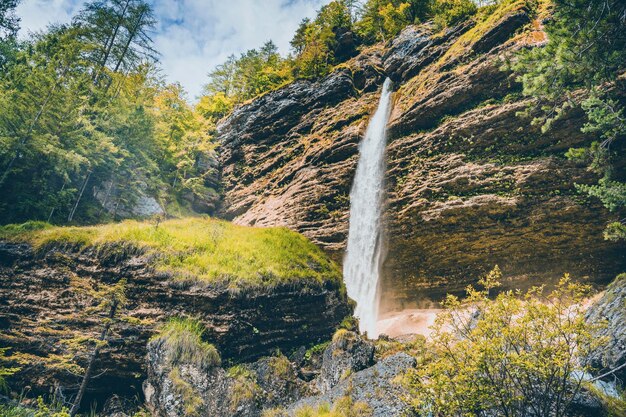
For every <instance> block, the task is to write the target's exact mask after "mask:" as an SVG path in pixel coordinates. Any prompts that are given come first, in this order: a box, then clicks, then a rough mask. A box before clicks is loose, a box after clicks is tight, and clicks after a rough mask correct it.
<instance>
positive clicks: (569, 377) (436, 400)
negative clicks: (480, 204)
mask: <svg viewBox="0 0 626 417" xmlns="http://www.w3.org/2000/svg"><path fill="white" fill-rule="evenodd" d="M500 278H501V274H500V270H499V269H497V267H496V269H494V270H493V271H492V272H491V273H490V274H489V275H488V276H487V277H486V278H484V279H482V280H481V281H480V283H481V284H482V285H483V286H484V289H483V290H480V291H479V290H476V289H474V288H472V287H469V288H468V297H467V299H466V300H463V301H461V300H459V299H458V298H456V297H454V296H448V298H447V299H446V300H445V302H444V307H445V310H444V312H442V313H440V315H439V316H438V318H437V321H436V324H435V326H434V331H433V334H432V341H430V342H429V343H428V344H427V345H426V349H425V352H426V355H425V358H424V363H423V364H422V365H421V366H420V367H419V368H418V369H416V370H414V371H411V372H410V373H409V377H408V386H409V389H410V390H411V392H412V394H413V400H414V403H415V406H416V408H418V409H421V410H424V411H426V410H428V412H432V413H433V414H435V415H446V416H456V415H464V413H466V412H467V411H468V410H493V412H494V414H495V415H509V416H518V415H526V416H529V417H546V416H564V415H565V414H564V410H567V409H568V406H569V405H570V404H571V402H572V400H573V399H574V398H576V396H577V394H578V393H579V392H580V384H581V382H582V381H581V379H582V378H583V374H584V372H585V371H587V369H586V368H585V367H583V366H581V365H580V361H579V357H580V356H581V355H585V353H586V352H589V351H591V350H594V349H596V348H597V347H598V346H599V345H600V344H601V343H603V341H602V340H599V339H597V338H594V337H593V335H592V334H593V332H592V330H593V328H592V326H591V325H589V324H588V323H587V322H586V321H585V317H584V307H583V304H584V303H583V301H584V299H585V297H586V296H587V294H588V291H589V287H587V286H583V285H580V284H575V283H573V282H571V280H570V279H569V277H568V276H567V275H566V276H565V277H564V278H563V279H562V280H561V282H560V283H559V285H558V286H557V288H556V289H555V290H554V291H553V292H552V293H549V294H544V291H543V287H534V288H532V289H530V290H529V291H528V292H527V293H526V294H523V293H521V292H519V291H518V292H513V291H505V292H502V293H500V294H498V295H497V296H496V297H495V299H492V298H490V295H493V294H490V291H491V290H493V289H494V288H496V287H497V286H498V285H499V280H500ZM575 370H577V371H581V372H577V373H574V372H573V371H575ZM577 375H579V376H577ZM555 410H557V411H556V413H555ZM558 410H561V411H560V412H559V411H558Z"/></svg>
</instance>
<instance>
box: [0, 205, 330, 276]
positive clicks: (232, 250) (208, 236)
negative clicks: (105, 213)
mask: <svg viewBox="0 0 626 417" xmlns="http://www.w3.org/2000/svg"><path fill="white" fill-rule="evenodd" d="M0 240H10V241H25V242H29V243H31V244H32V245H33V246H34V247H35V249H45V248H48V247H50V246H63V245H71V246H73V247H78V248H80V249H87V248H93V247H96V248H99V247H100V248H101V247H107V245H109V246H110V244H114V243H119V244H123V245H130V246H133V247H136V248H139V249H142V250H144V251H145V252H146V254H147V255H155V256H154V261H153V263H154V267H155V268H156V269H157V270H159V271H164V272H167V273H171V274H172V276H173V277H174V278H175V279H183V280H184V279H193V280H200V281H207V282H227V283H229V284H231V286H233V287H239V286H244V285H270V284H281V283H288V282H294V281H300V280H308V281H316V282H319V283H324V282H328V281H332V282H335V283H336V284H338V285H339V283H340V282H341V271H340V269H339V267H338V266H337V264H335V263H334V262H332V261H331V260H330V259H329V258H328V257H327V256H326V255H325V254H324V253H323V252H322V250H321V249H319V248H318V247H317V246H315V245H314V244H313V243H311V242H310V241H309V240H307V239H306V238H305V237H304V236H301V235H299V234H298V233H295V232H293V231H290V230H288V229H286V228H258V227H246V226H237V225H234V224H232V223H228V222H225V221H221V220H215V219H210V218H206V217H205V218H198V217H196V218H185V219H176V220H168V221H164V222H162V223H160V224H159V225H158V227H157V226H156V223H154V222H149V221H144V222H140V221H134V220H129V221H124V222H122V223H111V224H106V225H100V226H88V227H53V226H50V225H48V224H46V223H42V222H29V223H25V224H22V225H8V226H3V227H0Z"/></svg>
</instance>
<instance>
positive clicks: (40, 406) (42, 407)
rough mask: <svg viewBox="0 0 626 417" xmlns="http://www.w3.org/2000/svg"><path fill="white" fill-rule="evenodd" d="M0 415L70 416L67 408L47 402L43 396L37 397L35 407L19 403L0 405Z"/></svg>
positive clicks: (17, 416) (19, 416) (31, 416)
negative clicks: (23, 405)
mask: <svg viewBox="0 0 626 417" xmlns="http://www.w3.org/2000/svg"><path fill="white" fill-rule="evenodd" d="M0 416H2V417H70V413H69V410H68V409H67V408H66V407H64V406H62V405H60V404H58V403H52V404H47V403H45V402H44V400H43V398H41V397H39V398H37V408H36V409H35V410H33V409H32V408H30V407H29V408H27V407H22V406H21V405H0Z"/></svg>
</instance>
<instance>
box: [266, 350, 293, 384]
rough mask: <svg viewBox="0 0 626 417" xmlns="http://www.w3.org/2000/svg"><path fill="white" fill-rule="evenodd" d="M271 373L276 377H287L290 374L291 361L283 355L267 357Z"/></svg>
mask: <svg viewBox="0 0 626 417" xmlns="http://www.w3.org/2000/svg"><path fill="white" fill-rule="evenodd" d="M269 365H270V368H271V369H272V373H273V374H274V376H275V377H276V378H277V379H288V378H289V377H290V376H292V368H291V362H289V359H287V357H286V356H285V355H282V354H280V355H278V356H273V357H271V358H270V359H269Z"/></svg>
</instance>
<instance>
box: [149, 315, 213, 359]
mask: <svg viewBox="0 0 626 417" xmlns="http://www.w3.org/2000/svg"><path fill="white" fill-rule="evenodd" d="M203 333H204V326H202V324H201V323H200V322H199V321H197V320H192V319H188V318H172V319H170V320H169V321H168V322H167V323H165V325H163V327H162V328H161V330H160V331H159V333H158V334H157V335H156V336H155V337H154V338H153V340H160V341H162V343H163V345H164V348H165V351H166V352H167V361H168V362H169V364H170V365H172V366H175V365H179V364H184V363H188V364H193V365H196V366H198V367H200V368H203V369H209V368H213V367H216V366H219V365H220V362H221V360H220V355H219V353H218V351H217V349H216V348H215V346H213V345H212V344H210V343H207V342H205V341H204V340H202V334H203Z"/></svg>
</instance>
